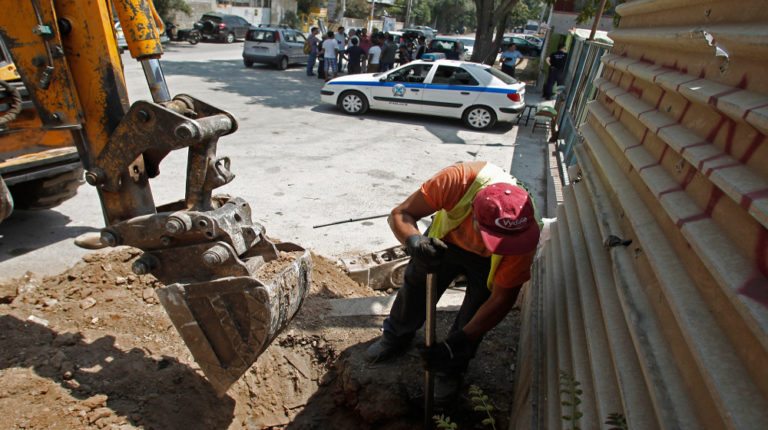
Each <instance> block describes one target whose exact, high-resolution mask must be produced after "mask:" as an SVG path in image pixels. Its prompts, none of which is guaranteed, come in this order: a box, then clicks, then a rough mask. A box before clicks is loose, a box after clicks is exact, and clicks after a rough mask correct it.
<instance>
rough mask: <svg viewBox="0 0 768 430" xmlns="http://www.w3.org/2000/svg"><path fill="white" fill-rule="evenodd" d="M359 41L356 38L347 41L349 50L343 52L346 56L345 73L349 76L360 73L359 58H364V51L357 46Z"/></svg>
mask: <svg viewBox="0 0 768 430" xmlns="http://www.w3.org/2000/svg"><path fill="white" fill-rule="evenodd" d="M359 41H360V39H358V38H357V37H354V38H350V39H349V48H347V50H346V51H345V52H346V54H347V71H348V72H349V74H350V75H356V74H358V73H360V72H361V69H360V58H361V57H363V56H365V51H363V48H361V47H360V46H359V45H358V42H359Z"/></svg>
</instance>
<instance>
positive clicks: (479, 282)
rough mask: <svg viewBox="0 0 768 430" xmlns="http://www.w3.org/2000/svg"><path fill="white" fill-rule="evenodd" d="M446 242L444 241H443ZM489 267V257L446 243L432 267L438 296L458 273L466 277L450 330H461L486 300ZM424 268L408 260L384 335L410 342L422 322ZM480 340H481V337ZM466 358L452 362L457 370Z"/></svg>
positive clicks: (425, 298) (424, 316) (487, 295)
mask: <svg viewBox="0 0 768 430" xmlns="http://www.w3.org/2000/svg"><path fill="white" fill-rule="evenodd" d="M446 243H447V242H446ZM490 270H491V258H490V257H482V256H480V255H477V254H475V253H472V252H469V251H465V250H463V249H461V248H459V247H458V246H456V245H454V244H452V243H448V250H447V251H446V252H445V254H444V256H443V260H442V262H441V263H440V266H439V267H438V268H437V269H435V274H436V275H437V298H438V299H439V298H440V296H442V295H443V292H445V289H446V288H447V287H448V285H450V283H451V282H452V281H453V280H454V279H456V277H457V276H459V275H462V274H463V275H465V276H466V277H467V292H466V294H465V295H464V302H462V304H461V308H460V309H459V314H458V315H457V316H456V319H455V320H454V322H453V326H452V327H451V332H454V331H456V330H460V329H462V328H463V327H464V326H465V325H467V323H468V322H469V321H470V320H471V319H472V317H473V316H474V315H475V313H476V312H477V310H478V309H479V308H480V306H481V305H482V304H483V303H485V301H486V300H488V297H490V295H491V291H490V290H489V289H488V287H487V282H488V272H490ZM426 283H427V270H426V269H425V268H424V267H423V266H422V265H421V264H419V263H416V262H414V260H413V259H411V262H410V263H408V267H407V268H406V269H405V282H404V283H403V286H402V288H400V290H399V291H398V292H397V297H396V298H395V303H394V304H393V305H392V309H391V310H390V312H389V317H387V319H386V320H384V336H386V337H388V338H389V339H391V340H393V341H396V342H410V340H411V339H412V338H413V335H414V333H416V331H417V330H418V329H419V328H421V326H422V325H424V321H425V319H426V313H427V311H426V307H427V297H426V296H427V293H426ZM481 340H482V339H481ZM479 345H480V341H479V340H478V341H477V343H475V344H474V345H473V352H472V356H474V352H475V351H477V347H478V346H479ZM468 364H469V359H467V360H465V361H464V362H462V363H455V366H452V367H455V368H457V369H461V371H464V370H465V369H466V367H467V365H468Z"/></svg>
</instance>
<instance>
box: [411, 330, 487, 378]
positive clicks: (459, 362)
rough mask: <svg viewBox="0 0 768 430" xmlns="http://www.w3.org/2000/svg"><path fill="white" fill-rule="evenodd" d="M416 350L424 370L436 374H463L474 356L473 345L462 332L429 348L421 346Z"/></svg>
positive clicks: (457, 332) (449, 336) (452, 334)
mask: <svg viewBox="0 0 768 430" xmlns="http://www.w3.org/2000/svg"><path fill="white" fill-rule="evenodd" d="M418 348H419V354H420V355H421V361H422V363H423V364H424V368H425V369H427V370H432V371H437V372H446V373H456V372H463V371H464V370H465V368H466V366H467V363H468V362H469V360H470V359H471V358H472V356H473V355H474V349H473V344H472V342H471V341H470V340H469V338H467V335H465V334H464V332H463V331H462V330H458V331H455V332H453V333H451V334H449V335H448V337H447V338H445V340H443V341H442V342H438V343H436V344H434V345H432V346H430V347H427V346H426V345H421V346H419V347H418Z"/></svg>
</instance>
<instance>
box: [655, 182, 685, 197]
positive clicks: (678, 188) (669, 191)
mask: <svg viewBox="0 0 768 430" xmlns="http://www.w3.org/2000/svg"><path fill="white" fill-rule="evenodd" d="M678 191H683V187H681V186H680V185H677V186H675V187H672V188H670V189H668V190H664V191H661V192H660V193H659V195H658V196H656V197H657V198H659V199H661V196H663V195H665V194H669V193H676V192H678Z"/></svg>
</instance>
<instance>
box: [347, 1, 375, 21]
mask: <svg viewBox="0 0 768 430" xmlns="http://www.w3.org/2000/svg"><path fill="white" fill-rule="evenodd" d="M370 14H371V5H369V4H368V3H367V2H366V1H365V0H347V10H346V11H345V12H344V16H346V17H347V18H359V19H365V18H368V16H369V15H370Z"/></svg>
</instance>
